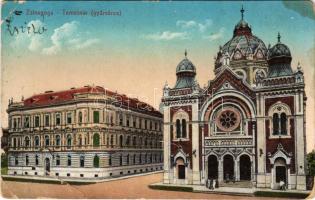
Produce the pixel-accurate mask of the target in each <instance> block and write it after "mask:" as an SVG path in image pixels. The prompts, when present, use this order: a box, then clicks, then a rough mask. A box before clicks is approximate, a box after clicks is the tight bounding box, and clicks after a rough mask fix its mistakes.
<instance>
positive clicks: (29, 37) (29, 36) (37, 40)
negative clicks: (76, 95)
mask: <svg viewBox="0 0 315 200" xmlns="http://www.w3.org/2000/svg"><path fill="white" fill-rule="evenodd" d="M32 24H33V25H34V26H35V27H43V26H45V24H44V23H43V22H42V21H40V20H32V21H30V22H29V23H28V24H27V26H28V27H30V26H32ZM44 41H45V39H44V36H43V35H41V34H35V33H33V32H30V33H24V34H18V35H16V37H15V40H13V41H12V42H11V44H10V46H11V47H12V48H15V49H18V48H22V47H27V48H28V49H29V50H30V51H33V52H36V51H39V50H40V49H41V48H42V47H43V45H44Z"/></svg>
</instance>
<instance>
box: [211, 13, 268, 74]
mask: <svg viewBox="0 0 315 200" xmlns="http://www.w3.org/2000/svg"><path fill="white" fill-rule="evenodd" d="M241 13H242V17H241V20H240V21H239V22H238V23H237V24H236V25H235V28H234V32H233V37H232V39H230V40H229V41H228V42H227V43H225V44H224V45H223V47H220V51H219V52H218V54H217V60H216V65H215V68H219V67H220V66H221V65H220V58H221V57H222V55H224V54H226V53H228V55H229V56H230V60H231V61H232V62H233V61H234V60H236V61H238V60H247V59H252V58H251V56H253V59H254V60H255V59H257V60H264V59H266V55H267V48H266V45H265V43H264V42H263V41H262V40H261V39H259V38H258V37H257V36H255V35H253V34H252V29H251V27H250V25H249V24H248V23H247V22H246V21H245V20H244V9H243V8H242V9H241Z"/></svg>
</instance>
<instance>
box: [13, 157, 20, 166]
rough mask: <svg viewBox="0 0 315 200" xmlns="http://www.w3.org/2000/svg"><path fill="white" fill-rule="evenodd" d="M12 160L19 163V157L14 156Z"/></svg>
mask: <svg viewBox="0 0 315 200" xmlns="http://www.w3.org/2000/svg"><path fill="white" fill-rule="evenodd" d="M14 162H15V165H19V159H18V157H17V156H15V157H14Z"/></svg>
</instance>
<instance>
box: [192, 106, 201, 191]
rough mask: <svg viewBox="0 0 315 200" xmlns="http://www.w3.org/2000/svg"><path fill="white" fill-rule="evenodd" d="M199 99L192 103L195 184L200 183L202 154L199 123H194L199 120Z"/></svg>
mask: <svg viewBox="0 0 315 200" xmlns="http://www.w3.org/2000/svg"><path fill="white" fill-rule="evenodd" d="M198 113H199V112H198V100H196V103H194V104H193V105H192V121H193V124H192V151H195V154H194V155H193V156H192V162H193V169H192V170H193V184H196V185H199V184H200V178H201V176H200V166H199V161H200V159H201V158H200V156H199V152H200V151H201V149H200V148H199V124H198V123H194V122H197V121H199V119H198Z"/></svg>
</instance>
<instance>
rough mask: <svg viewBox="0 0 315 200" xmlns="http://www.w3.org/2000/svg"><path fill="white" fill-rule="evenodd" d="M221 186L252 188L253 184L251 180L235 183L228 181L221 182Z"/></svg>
mask: <svg viewBox="0 0 315 200" xmlns="http://www.w3.org/2000/svg"><path fill="white" fill-rule="evenodd" d="M219 186H220V187H233V188H252V187H253V184H252V182H251V181H236V182H235V183H233V182H232V181H230V182H228V183H226V182H221V183H220V184H219Z"/></svg>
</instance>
